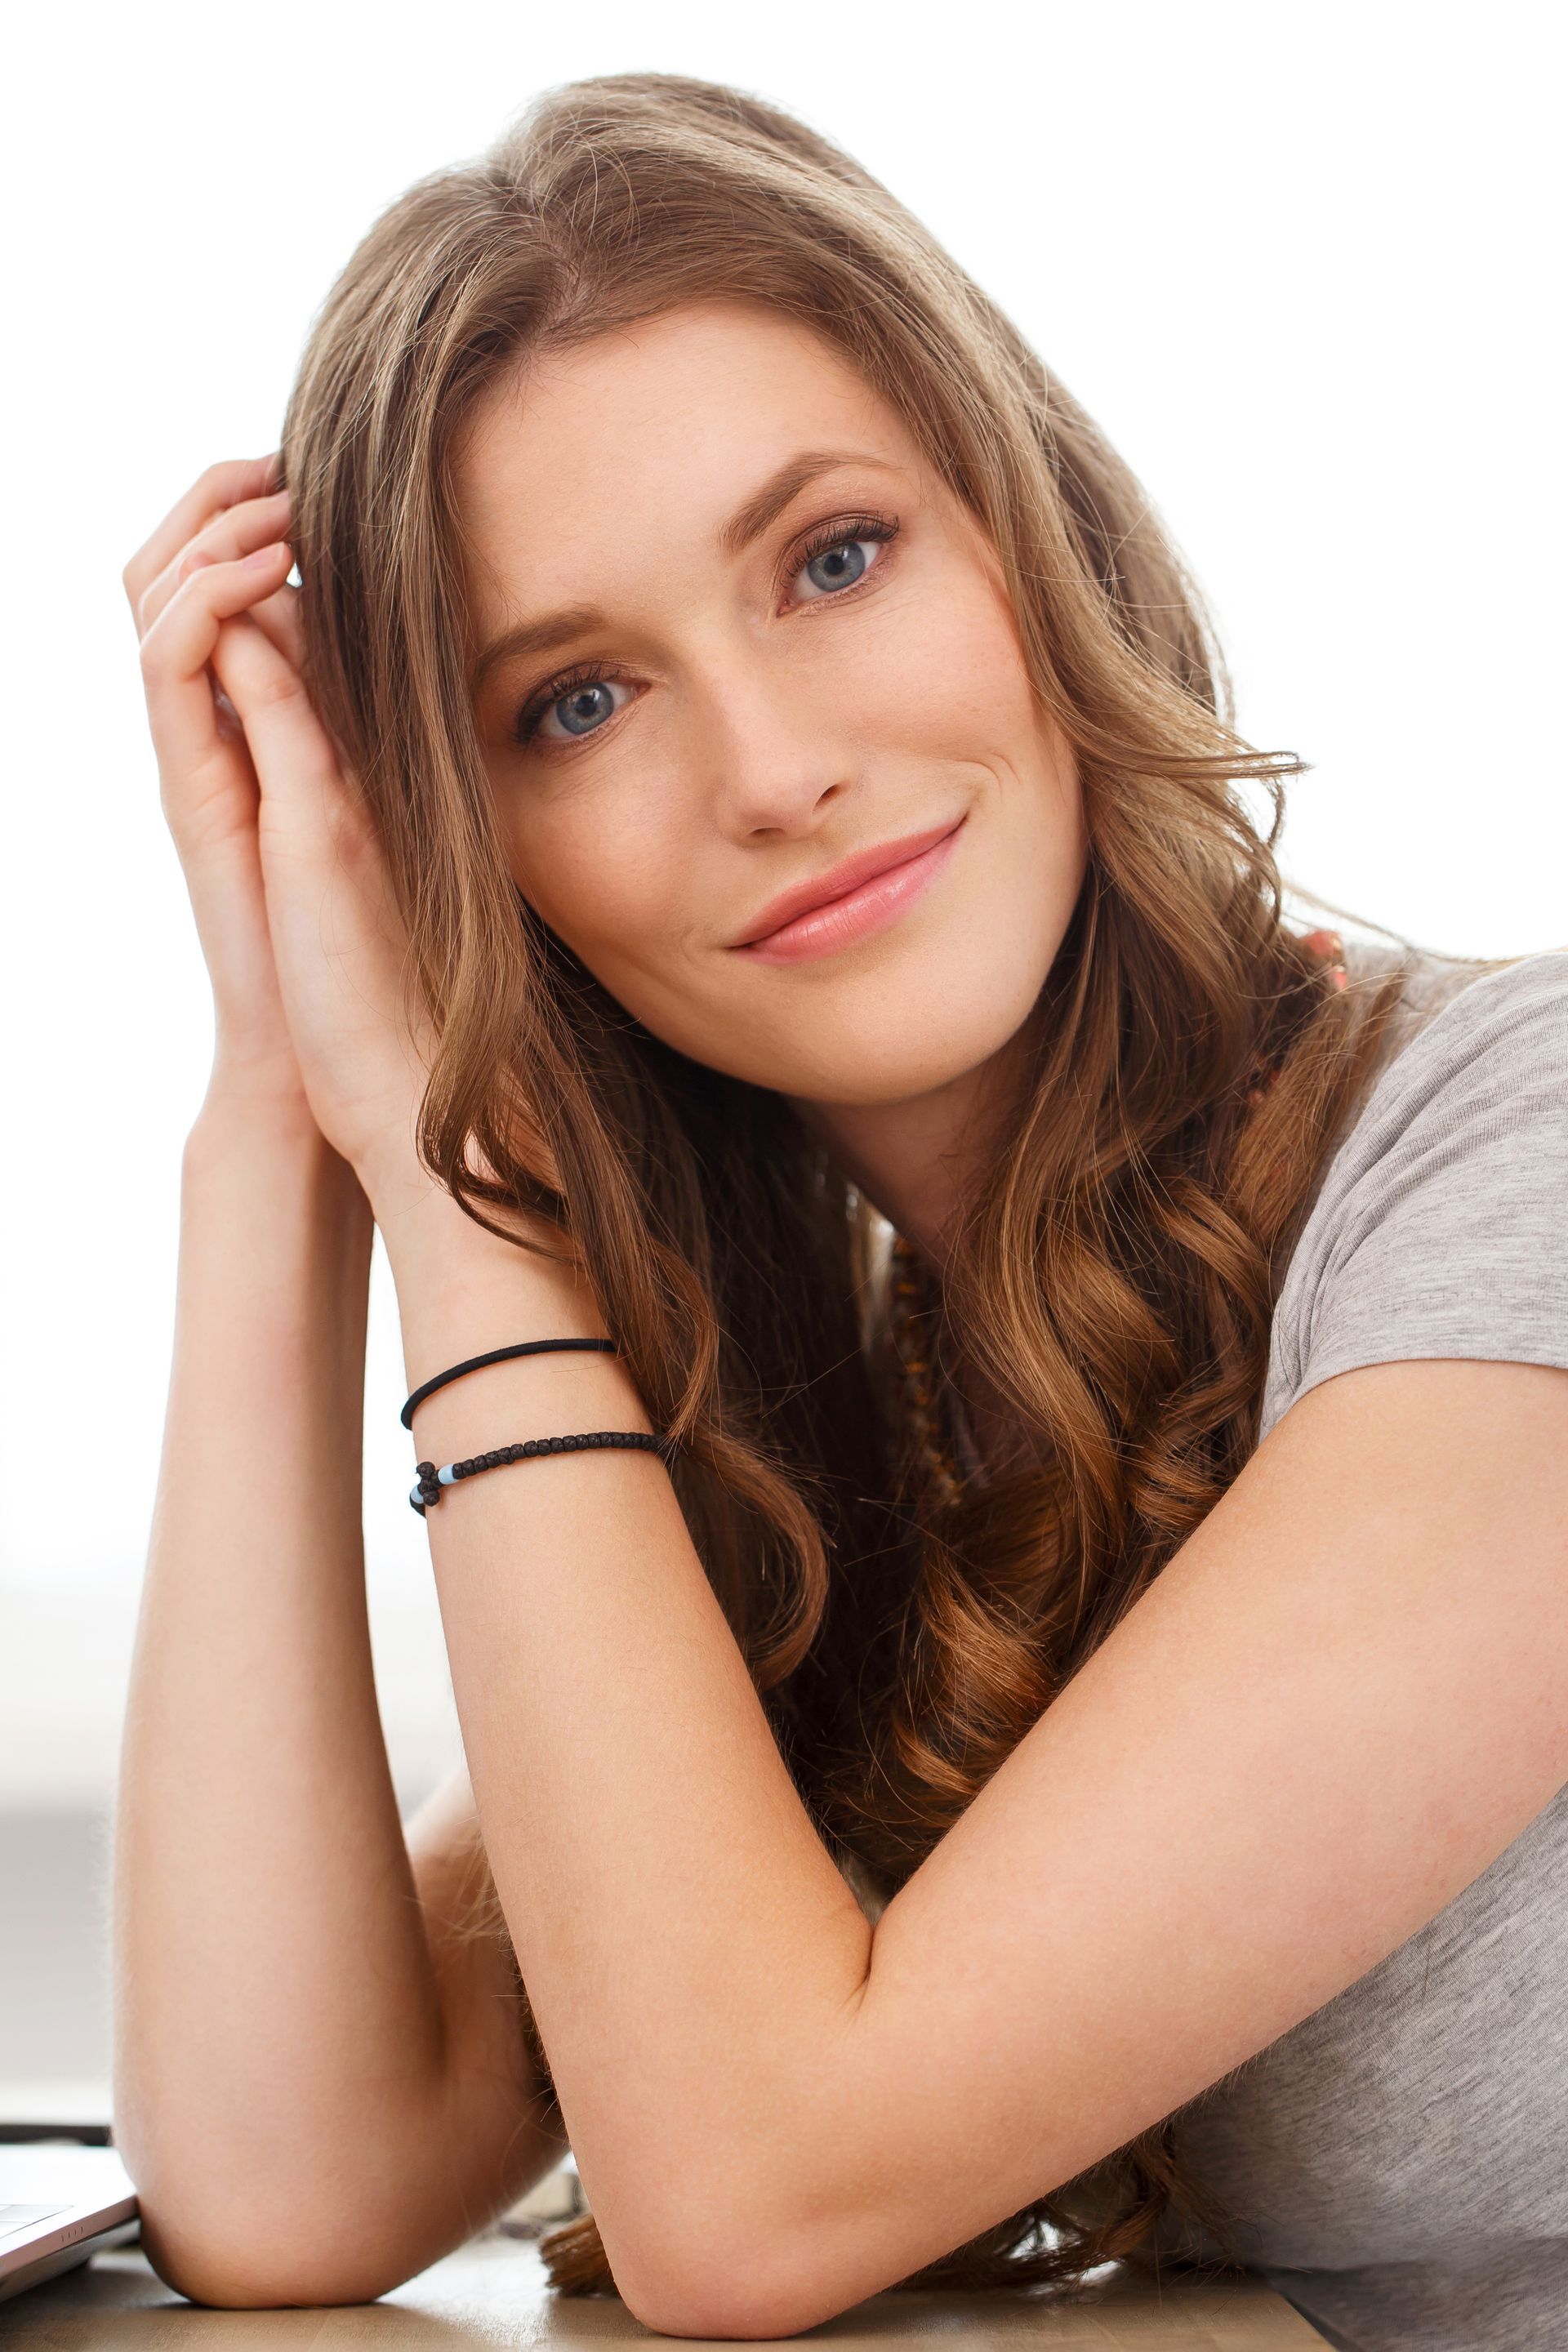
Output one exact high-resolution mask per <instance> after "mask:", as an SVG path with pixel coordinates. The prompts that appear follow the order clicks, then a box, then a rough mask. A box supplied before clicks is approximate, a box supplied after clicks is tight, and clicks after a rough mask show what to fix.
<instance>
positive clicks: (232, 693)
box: [212, 614, 372, 857]
mask: <svg viewBox="0 0 1568 2352" xmlns="http://www.w3.org/2000/svg"><path fill="white" fill-rule="evenodd" d="M250 618H251V616H250V615H249V614H246V615H244V624H245V625H235V624H234V623H227V624H226V625H224V626H223V627H222V628H221V629H220V631H219V635H218V641H217V645H216V650H215V652H214V654H213V656H212V666H213V671H214V674H215V676H216V678H217V680H218V683H219V685H220V686H221V687H222V688H223V691H224V693H225V694H226V696H227V697H228V698H229V700H230V702H231V703H232V704H233V705H234V708H235V709H236V711H237V713H238V715H239V719H240V722H241V724H242V725H243V727H244V729H245V734H246V740H247V743H248V744H249V746H250V755H251V759H252V761H254V763H255V767H256V772H257V776H258V781H259V782H260V785H261V792H262V800H263V803H264V806H265V809H266V813H267V817H268V823H269V824H270V825H271V826H272V827H273V828H274V831H273V835H272V837H273V838H274V839H275V840H276V839H278V838H279V837H286V838H287V839H288V840H289V842H290V844H291V845H293V846H294V847H295V848H296V849H298V850H299V851H300V852H301V853H303V854H306V855H308V856H312V857H318V856H322V855H324V854H326V853H329V852H330V853H331V854H333V855H342V854H343V853H345V852H347V851H349V850H350V849H351V848H353V847H359V846H363V845H364V844H365V843H366V842H367V841H368V839H369V838H370V836H371V834H372V826H371V821H370V815H369V812H368V810H366V809H365V807H364V805H363V802H361V801H360V799H359V798H358V796H357V795H356V794H354V793H351V792H350V790H349V788H348V786H347V784H346V782H344V779H343V776H342V771H341V769H340V768H339V765H338V760H337V754H336V752H335V751H333V749H332V746H331V741H330V740H329V739H328V736H327V732H326V730H325V728H323V726H322V725H321V720H320V719H319V718H318V717H317V715H316V712H315V709H314V707H313V706H312V704H311V702H310V696H309V694H308V693H307V691H306V688H305V682H304V679H303V677H301V675H300V670H299V667H297V665H296V664H295V663H294V662H292V661H290V660H289V658H288V656H286V655H285V654H283V653H281V652H280V651H279V648H278V646H275V645H274V644H273V643H272V640H271V639H270V637H269V636H268V635H267V634H266V632H265V631H264V630H262V629H261V628H259V627H252V626H251V625H249V623H250Z"/></svg>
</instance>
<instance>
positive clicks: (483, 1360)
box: [397, 1339, 616, 1429]
mask: <svg viewBox="0 0 1568 2352" xmlns="http://www.w3.org/2000/svg"><path fill="white" fill-rule="evenodd" d="M563 1348H596V1349H600V1350H601V1351H602V1352H604V1353H605V1354H607V1355H612V1356H613V1355H614V1354H615V1352H616V1343H615V1341H614V1340H613V1339H520V1340H519V1341H518V1342H517V1345H516V1346H515V1347H512V1348H492V1349H490V1351H489V1355H488V1356H469V1357H468V1360H467V1361H466V1362H464V1363H461V1364H452V1365H450V1366H449V1367H448V1368H447V1370H446V1371H444V1372H437V1375H436V1377H435V1379H434V1380H433V1381H425V1382H424V1384H423V1386H421V1387H419V1388H416V1390H415V1391H414V1394H413V1395H412V1396H411V1397H410V1398H409V1400H408V1402H407V1403H406V1404H405V1406H404V1408H403V1411H402V1412H400V1413H399V1414H398V1416H397V1418H398V1419H399V1421H400V1422H401V1423H403V1426H404V1428H405V1429H412V1428H413V1426H414V1409H415V1407H416V1405H421V1404H423V1403H424V1402H425V1400H426V1397H427V1396H434V1394H435V1392H436V1391H437V1389H444V1388H445V1387H446V1385H447V1381H455V1380H458V1379H460V1378H461V1376H462V1374H463V1373H464V1372H477V1371H479V1370H480V1368H481V1366H483V1365H485V1364H502V1363H505V1361H506V1360H507V1358H508V1357H509V1356H545V1355H551V1354H553V1353H555V1352H556V1351H558V1350H559V1349H563Z"/></svg>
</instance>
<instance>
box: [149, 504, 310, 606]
mask: <svg viewBox="0 0 1568 2352" xmlns="http://www.w3.org/2000/svg"><path fill="white" fill-rule="evenodd" d="M288 530H289V493H288V491H287V490H274V491H273V492H271V493H270V495H269V496H268V497H267V498H261V499H243V500H242V501H241V502H240V503H239V504H238V505H237V506H232V507H226V508H224V509H223V510H222V512H221V513H219V514H216V515H215V516H214V517H213V518H212V520H210V521H208V522H205V523H204V524H203V525H202V528H201V529H200V530H198V531H197V532H196V533H195V536H194V537H193V538H191V539H189V540H187V541H185V543H184V546H183V547H180V548H177V549H176V550H175V551H174V555H173V556H172V557H171V558H170V560H169V562H167V563H166V564H165V565H164V566H163V570H162V572H158V573H156V574H155V575H154V577H153V579H152V580H150V581H149V582H148V583H147V585H146V587H145V588H144V589H143V590H142V593H141V595H140V596H139V597H138V598H137V600H136V626H137V631H138V633H139V634H140V635H142V636H145V635H146V634H147V631H148V630H149V629H150V628H151V627H152V625H153V622H154V621H155V620H156V619H157V617H158V615H159V614H160V613H161V612H162V611H163V607H164V605H165V604H167V603H168V601H169V599H170V597H171V596H172V595H173V594H174V591H175V590H176V589H177V588H178V587H179V585H180V583H181V582H182V581H183V580H185V579H188V578H189V576H190V574H191V573H192V572H194V571H195V569H196V568H197V566H198V565H199V564H203V563H232V562H235V561H236V560H237V558H238V557H239V556H242V555H252V554H254V553H255V551H256V550H257V549H258V548H259V547H269V546H270V545H271V544H272V542H273V541H275V540H280V539H283V538H285V537H286V536H287V534H288Z"/></svg>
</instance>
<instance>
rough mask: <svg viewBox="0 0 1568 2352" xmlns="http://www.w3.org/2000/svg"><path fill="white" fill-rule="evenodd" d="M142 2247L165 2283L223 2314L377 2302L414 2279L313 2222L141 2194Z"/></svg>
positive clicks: (371, 2251)
mask: <svg viewBox="0 0 1568 2352" xmlns="http://www.w3.org/2000/svg"><path fill="white" fill-rule="evenodd" d="M138 2202H139V2203H140V2205H141V2209H142V2252H143V2253H144V2254H145V2255H146V2257H147V2260H148V2262H149V2263H151V2264H152V2266H153V2270H154V2271H155V2272H156V2273H157V2274H158V2276H159V2277H160V2278H161V2279H162V2280H163V2284H165V2285H166V2286H170V2287H173V2289H174V2293H175V2294H183V2295H184V2297H185V2298H186V2300H187V2301H188V2302H191V2303H197V2304H205V2305H211V2306H213V2307H214V2308H216V2309H218V2310H222V2311H277V2310H292V2309H298V2308H302V2307H304V2308H318V2307H320V2306H321V2305H331V2304H353V2303H374V2301H375V2300H376V2299H377V2297H378V2296H380V2295H384V2294H389V2293H390V2292H391V2290H392V2289H393V2288H394V2287H395V2286H401V2285H402V2284H403V2283H404V2280H405V2278H406V2277H408V2276H410V2275H411V2273H410V2272H409V2270H408V2268H407V2266H406V2265H403V2266H399V2265H398V2264H396V2263H388V2262H387V2261H386V2260H385V2259H384V2257H383V2256H382V2255H381V2254H380V2253H379V2252H378V2251H377V2250H375V2249H374V2248H370V2247H360V2248H356V2247H354V2246H353V2245H350V2244H345V2243H344V2242H343V2239H342V2234H341V2232H340V2234H339V2235H338V2236H337V2237H336V2239H335V2240H334V2241H333V2242H331V2243H328V2242H324V2241H323V2240H322V2237H321V2221H320V2217H319V2215H318V2216H317V2217H316V2218H315V2220H314V2223H313V2225H312V2224H311V2223H309V2222H302V2223H299V2224H295V2223H292V2222H281V2221H277V2220H269V2219H268V2216H267V2215H266V2214H265V2213H258V2212H255V2211H252V2212H250V2213H247V2214H246V2215H242V2216H236V2217H234V2218H233V2219H232V2221H226V2220H224V2219H222V2218H221V2217H214V2216H211V2215H198V2214H197V2213H195V2212H193V2211H189V2210H182V2209H181V2208H179V2207H178V2206H169V2205H165V2204H161V2203H159V2202H158V2201H157V2200H148V2199H147V2198H146V2197H144V2196H141V2195H140V2194H139V2197H138Z"/></svg>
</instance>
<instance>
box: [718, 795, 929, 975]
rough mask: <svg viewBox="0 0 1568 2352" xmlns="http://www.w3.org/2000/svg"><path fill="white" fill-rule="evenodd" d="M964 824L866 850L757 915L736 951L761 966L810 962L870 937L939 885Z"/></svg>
mask: <svg viewBox="0 0 1568 2352" xmlns="http://www.w3.org/2000/svg"><path fill="white" fill-rule="evenodd" d="M965 814H967V811H966V812H965ZM962 825H963V817H960V818H959V819H958V821H957V823H956V824H950V825H945V826H942V827H936V828H931V829H930V830H928V831H927V832H925V833H916V834H910V835H908V836H907V837H906V838H905V839H904V840H902V841H889V842H884V843H883V844H882V845H881V847H880V848H879V849H871V850H862V851H861V853H860V854H859V856H857V857H847V858H846V859H845V860H844V862H843V864H842V865H841V866H835V867H834V868H833V869H832V870H831V871H830V872H829V873H827V874H825V875H822V876H821V877H819V878H818V879H817V880H816V881H815V882H810V883H806V884H804V885H803V886H801V887H798V888H796V889H795V890H791V891H785V892H784V896H783V897H782V898H775V899H774V900H773V905H772V906H771V907H769V908H766V909H764V911H763V914H762V915H761V916H759V918H758V919H757V922H756V924H755V925H754V926H753V928H752V932H751V933H750V935H749V936H748V937H747V938H746V939H743V940H736V941H735V942H734V949H735V951H736V952H737V953H739V954H742V955H748V956H753V957H755V958H756V960H757V961H758V962H759V963H805V962H807V961H810V960H811V959H813V958H814V957H816V956H824V955H832V954H833V953H835V952H836V950H838V949H839V948H844V947H848V946H850V945H851V944H852V943H853V942H854V941H856V940H866V939H871V938H873V937H874V936H875V934H876V933H877V932H878V931H882V930H886V929H887V928H888V926H889V923H893V922H896V921H897V920H898V919H899V917H900V915H901V914H902V913H903V911H904V909H905V908H906V907H909V906H911V905H912V904H913V902H914V900H915V899H916V898H919V897H920V895H921V892H922V891H923V890H924V889H925V888H926V887H927V885H928V884H929V883H931V882H933V881H934V880H935V878H936V877H937V876H938V874H940V873H941V871H942V867H943V866H945V865H946V864H947V861H948V858H949V857H950V856H952V845H953V843H954V842H955V841H956V839H957V837H958V834H959V830H960V827H961V826H962ZM764 925H771V926H773V928H771V929H764V928H763V926H764Z"/></svg>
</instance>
